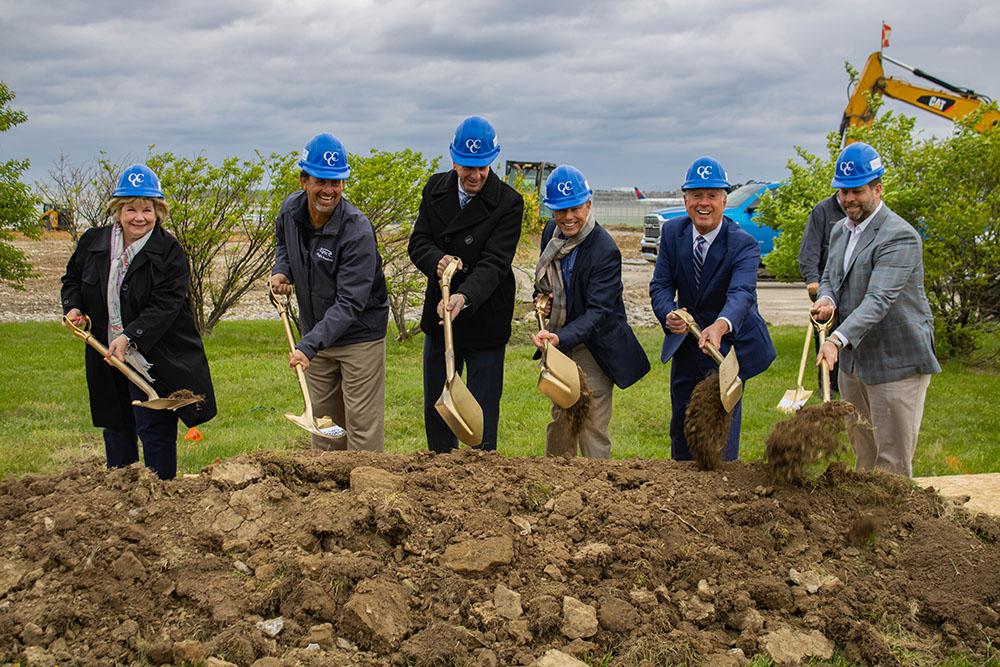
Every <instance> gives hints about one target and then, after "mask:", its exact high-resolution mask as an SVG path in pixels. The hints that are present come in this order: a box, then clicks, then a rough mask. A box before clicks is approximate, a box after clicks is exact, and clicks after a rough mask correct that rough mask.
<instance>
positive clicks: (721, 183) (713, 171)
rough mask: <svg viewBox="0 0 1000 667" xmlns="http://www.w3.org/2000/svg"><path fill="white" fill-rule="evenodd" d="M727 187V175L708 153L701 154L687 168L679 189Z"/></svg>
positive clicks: (725, 188) (726, 188)
mask: <svg viewBox="0 0 1000 667" xmlns="http://www.w3.org/2000/svg"><path fill="white" fill-rule="evenodd" d="M729 187H730V186H729V177H728V176H727V175H726V170H725V169H723V168H722V165H721V164H720V163H719V161H718V160H716V159H715V158H713V157H709V156H708V155H702V156H701V157H700V158H698V159H697V160H695V161H694V162H693V163H692V164H691V166H690V167H689V168H688V170H687V174H685V176H684V185H682V186H681V190H694V189H700V188H704V189H715V188H721V189H723V190H728V189H729Z"/></svg>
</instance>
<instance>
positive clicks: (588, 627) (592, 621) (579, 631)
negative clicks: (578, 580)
mask: <svg viewBox="0 0 1000 667" xmlns="http://www.w3.org/2000/svg"><path fill="white" fill-rule="evenodd" d="M562 615H563V622H562V628H561V630H562V633H563V634H564V635H565V636H567V637H569V638H570V639H581V638H586V637H593V636H594V635H596V634H597V630H598V627H599V626H598V623H597V610H596V609H594V608H593V607H591V606H590V605H589V604H584V603H583V602H580V601H579V600H577V599H576V598H574V597H570V596H569V595H566V596H563V608H562Z"/></svg>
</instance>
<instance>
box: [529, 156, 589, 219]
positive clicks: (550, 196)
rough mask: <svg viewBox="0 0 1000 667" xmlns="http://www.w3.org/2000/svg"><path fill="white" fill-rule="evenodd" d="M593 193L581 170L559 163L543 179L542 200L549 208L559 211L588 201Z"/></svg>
mask: <svg viewBox="0 0 1000 667" xmlns="http://www.w3.org/2000/svg"><path fill="white" fill-rule="evenodd" d="M593 194H594V191H593V190H591V189H590V184H589V183H587V179H586V178H584V177H583V172H582V171H580V170H579V169H577V168H576V167H574V166H571V165H568V164H561V165H559V166H558V167H556V168H555V169H553V170H552V173H551V174H549V177H548V178H547V179H546V180H545V198H544V199H543V200H542V201H544V202H545V205H546V206H547V207H549V209H550V210H552V211H561V210H563V209H567V208H573V207H574V206H579V205H580V204H584V203H586V202H588V201H590V198H591V197H592V196H593Z"/></svg>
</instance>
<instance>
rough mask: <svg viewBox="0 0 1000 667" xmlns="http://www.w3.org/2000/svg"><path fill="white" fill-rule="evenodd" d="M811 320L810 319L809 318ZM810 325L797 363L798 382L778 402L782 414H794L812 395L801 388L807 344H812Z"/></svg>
mask: <svg viewBox="0 0 1000 667" xmlns="http://www.w3.org/2000/svg"><path fill="white" fill-rule="evenodd" d="M810 319H811V318H810ZM812 332H813V329H812V324H810V325H809V326H807V327H806V342H805V345H804V346H803V347H802V361H801V362H799V381H798V385H797V386H796V387H795V389H789V390H788V391H786V392H785V395H784V396H782V397H781V400H780V401H778V409H779V410H781V411H782V412H795V411H796V410H798V409H799V408H801V407H802V406H803V405H805V404H806V401H808V400H809V397H811V396H812V395H813V393H812V390H811V389H805V388H803V386H802V379H803V378H804V377H805V374H806V360H807V359H808V358H809V343H811V342H812Z"/></svg>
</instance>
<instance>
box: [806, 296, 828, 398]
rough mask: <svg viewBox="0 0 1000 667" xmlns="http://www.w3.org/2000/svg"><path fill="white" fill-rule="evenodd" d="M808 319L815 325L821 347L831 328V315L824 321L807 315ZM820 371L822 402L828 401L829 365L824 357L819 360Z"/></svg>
mask: <svg viewBox="0 0 1000 667" xmlns="http://www.w3.org/2000/svg"><path fill="white" fill-rule="evenodd" d="M809 319H810V320H812V323H813V326H814V327H816V331H817V332H818V333H819V346H820V348H822V347H823V343H825V342H826V335H827V334H828V333H829V332H830V329H831V328H833V315H831V316H830V319H828V320H827V321H826V322H819V321H817V319H816V318H815V317H813V316H812V315H809ZM820 366H821V368H822V372H821V373H820V376H821V377H822V378H823V402H824V403H829V402H830V367H829V366H827V364H826V359H823V361H821V362H820ZM799 384H800V385H801V384H802V378H801V377H800V378H799Z"/></svg>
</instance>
